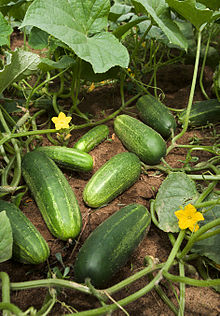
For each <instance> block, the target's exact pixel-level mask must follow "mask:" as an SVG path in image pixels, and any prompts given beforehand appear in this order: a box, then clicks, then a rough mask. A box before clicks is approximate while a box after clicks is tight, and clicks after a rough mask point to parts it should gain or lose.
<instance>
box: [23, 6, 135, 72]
mask: <svg viewBox="0 0 220 316" xmlns="http://www.w3.org/2000/svg"><path fill="white" fill-rule="evenodd" d="M109 10H110V1H109V0H92V1H91V0H90V1H89V0H86V1H85V0H80V1H78V0H63V1H59V0H47V1H44V0H35V1H34V2H33V3H32V4H31V5H30V7H29V8H28V10H27V13H26V15H25V18H24V20H23V23H22V25H21V27H24V26H27V25H32V26H36V27H38V28H39V29H41V30H43V31H45V32H47V33H49V34H51V35H53V36H54V37H56V38H57V39H59V40H60V41H62V42H63V43H65V44H66V45H67V46H68V47H70V48H71V49H72V50H73V51H74V52H75V54H76V55H77V56H79V57H80V58H81V59H83V60H85V61H87V62H89V63H91V64H92V67H93V69H94V72H95V73H102V72H106V71H107V70H108V69H110V68H111V67H113V66H116V65H118V66H121V67H127V66H128V63H129V55H128V51H127V49H126V48H125V47H124V46H123V45H122V44H121V43H120V42H119V41H118V40H117V39H116V38H115V37H114V35H113V34H111V33H109V32H107V31H106V30H107V21H108V20H107V18H108V14H109Z"/></svg>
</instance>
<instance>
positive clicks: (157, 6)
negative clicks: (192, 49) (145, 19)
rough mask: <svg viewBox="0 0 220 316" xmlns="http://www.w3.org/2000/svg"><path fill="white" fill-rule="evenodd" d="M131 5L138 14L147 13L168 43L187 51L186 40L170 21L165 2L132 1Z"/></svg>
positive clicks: (161, 0)
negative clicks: (132, 4)
mask: <svg viewBox="0 0 220 316" xmlns="http://www.w3.org/2000/svg"><path fill="white" fill-rule="evenodd" d="M133 3H134V5H135V7H136V9H137V10H138V11H139V12H140V13H144V14H145V13H148V14H149V15H150V16H151V18H152V19H153V20H154V22H155V23H156V24H157V25H158V26H159V27H160V28H161V30H162V31H163V32H164V34H165V35H166V36H167V38H168V39H169V41H170V43H172V44H174V45H177V46H178V47H180V48H182V49H184V50H187V40H186V39H185V37H184V36H183V34H182V33H181V31H180V30H179V28H178V26H177V25H176V24H175V23H174V21H173V20H172V19H171V16H170V12H169V7H168V5H167V4H166V2H165V0H133Z"/></svg>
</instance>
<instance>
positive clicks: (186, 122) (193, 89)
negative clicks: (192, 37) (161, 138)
mask: <svg viewBox="0 0 220 316" xmlns="http://www.w3.org/2000/svg"><path fill="white" fill-rule="evenodd" d="M201 35H202V34H201V30H199V31H198V40H197V49H196V59H195V65H194V72H193V79H192V84H191V89H190V95H189V101H188V105H187V109H186V116H185V120H184V123H183V129H182V131H181V132H180V133H179V134H178V135H176V136H175V137H174V138H173V139H172V144H171V145H170V146H169V147H168V149H167V154H168V153H169V152H170V151H171V150H172V149H173V148H174V147H175V146H176V141H177V140H178V139H179V138H181V137H182V136H183V135H184V134H185V132H186V131H187V128H188V124H189V115H190V111H191V107H192V103H193V97H194V93H195V88H196V79H197V74H198V69H199V57H200V49H201V38H202V36H201Z"/></svg>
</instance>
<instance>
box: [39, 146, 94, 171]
mask: <svg viewBox="0 0 220 316" xmlns="http://www.w3.org/2000/svg"><path fill="white" fill-rule="evenodd" d="M36 150H38V151H41V152H44V153H45V154H46V155H47V156H48V157H50V158H51V159H52V160H53V161H55V162H56V163H57V164H58V165H59V166H60V167H64V168H67V169H70V170H74V171H82V172H87V171H91V170H92V169H93V159H92V156H91V155H89V154H87V153H86V152H84V151H81V150H79V149H75V148H68V147H64V146H42V147H38V148H37V149H36Z"/></svg>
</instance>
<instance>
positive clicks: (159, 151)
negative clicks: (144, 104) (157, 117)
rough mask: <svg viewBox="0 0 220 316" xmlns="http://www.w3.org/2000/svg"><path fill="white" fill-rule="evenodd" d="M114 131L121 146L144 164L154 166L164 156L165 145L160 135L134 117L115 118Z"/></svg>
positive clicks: (124, 115)
mask: <svg viewBox="0 0 220 316" xmlns="http://www.w3.org/2000/svg"><path fill="white" fill-rule="evenodd" d="M114 130H115V133H116V135H117V136H118V137H119V139H120V140H121V142H122V144H123V145H124V146H125V147H126V148H127V149H128V150H129V151H131V152H134V153H135V154H136V155H137V156H138V157H139V158H140V159H141V160H142V161H143V162H145V163H146V164H149V165H156V164H158V163H159V162H160V160H161V158H162V157H163V156H165V155H166V143H165V141H164V139H163V138H162V137H161V135H160V134H159V133H157V132H156V131H155V130H153V129H152V128H151V127H149V126H147V125H146V124H144V123H143V122H141V121H139V120H138V119H136V118H134V117H131V116H129V115H126V114H122V115H119V116H117V117H116V119H115V121H114Z"/></svg>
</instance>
